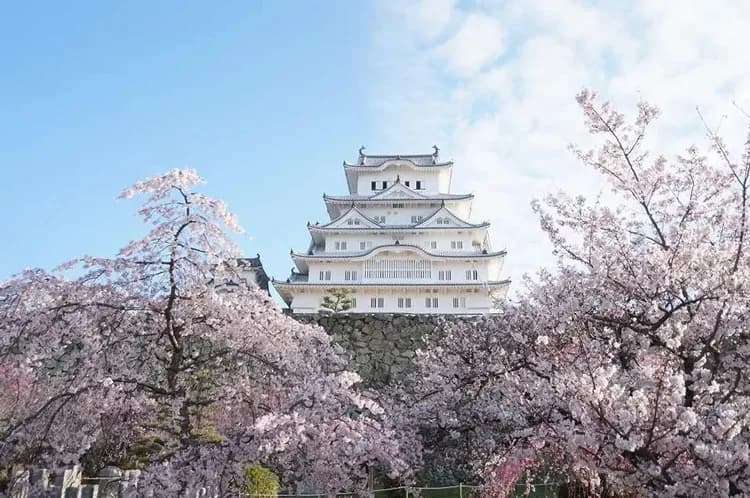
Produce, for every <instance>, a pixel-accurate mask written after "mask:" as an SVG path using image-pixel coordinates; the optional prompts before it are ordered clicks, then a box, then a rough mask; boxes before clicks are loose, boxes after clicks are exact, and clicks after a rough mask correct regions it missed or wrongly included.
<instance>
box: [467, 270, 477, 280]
mask: <svg viewBox="0 0 750 498" xmlns="http://www.w3.org/2000/svg"><path fill="white" fill-rule="evenodd" d="M466 280H479V272H478V271H477V270H466Z"/></svg>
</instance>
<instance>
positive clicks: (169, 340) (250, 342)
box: [0, 169, 413, 496]
mask: <svg viewBox="0 0 750 498" xmlns="http://www.w3.org/2000/svg"><path fill="white" fill-rule="evenodd" d="M201 181H202V180H201V178H200V177H199V176H198V175H197V174H196V172H195V171H194V170H186V169H183V170H178V169H176V170H172V171H170V172H168V173H166V174H163V175H159V176H156V177H153V178H149V179H147V180H145V181H142V182H139V183H136V184H135V185H134V186H133V187H131V188H129V189H127V190H125V191H124V192H123V193H122V195H121V197H123V198H131V197H134V196H144V197H145V202H144V203H143V205H142V207H141V209H140V211H139V214H140V215H141V216H142V217H143V219H144V220H145V222H146V223H147V224H149V226H150V231H149V232H148V234H147V235H146V236H145V237H144V238H142V239H139V240H136V241H133V242H131V243H130V244H128V245H127V246H125V247H124V248H123V249H122V250H121V251H120V252H119V254H118V256H117V257H115V258H98V257H83V258H80V259H78V260H75V261H72V262H70V263H67V264H65V265H63V266H62V267H61V268H60V270H59V271H58V272H56V273H55V274H48V273H46V272H43V271H39V270H34V271H27V272H24V273H22V274H20V275H18V276H16V277H14V278H13V279H11V280H9V281H8V282H5V283H3V284H2V285H1V286H0V372H2V373H3V375H2V376H1V377H0V464H1V465H4V466H6V467H7V466H8V465H10V464H15V463H36V464H49V465H55V464H66V463H72V462H76V461H83V462H85V463H87V464H88V466H89V467H97V466H98V467H102V466H104V465H107V464H121V465H122V464H125V465H138V466H141V467H142V468H143V469H144V474H143V478H142V483H143V486H145V487H147V488H152V489H154V490H155V492H156V493H157V495H160V496H165V495H169V496H178V495H180V494H181V493H184V492H185V491H186V490H189V489H193V488H196V487H198V486H212V487H213V488H214V489H217V490H219V491H220V493H221V494H225V493H227V492H229V491H230V490H238V489H239V488H240V487H241V486H242V484H243V479H242V467H243V466H244V465H245V464H247V463H248V462H254V461H260V462H263V463H264V464H266V465H267V466H271V467H272V468H274V469H276V470H277V471H280V472H282V473H283V477H284V478H285V481H286V482H287V483H290V482H292V483H293V482H295V481H300V480H304V482H305V483H306V484H307V485H309V486H313V487H315V488H316V489H319V490H322V491H325V492H330V491H335V490H340V489H343V488H349V487H352V486H362V485H363V483H364V481H365V479H366V478H367V475H368V472H369V469H370V468H371V467H372V466H380V468H382V469H383V470H385V471H387V472H391V473H394V474H402V473H404V472H406V471H407V470H408V466H407V460H408V456H409V455H410V454H411V453H413V451H411V450H408V449H406V450H402V449H401V448H400V447H399V446H398V444H397V441H399V440H402V439H403V438H402V437H400V436H399V434H398V430H397V428H396V427H395V426H394V425H393V424H392V423H391V422H390V421H389V419H388V418H387V417H386V415H385V413H384V412H383V409H382V408H381V407H380V406H379V405H378V404H377V403H376V402H375V401H374V400H373V399H372V398H371V397H368V396H367V395H365V394H364V393H363V392H362V391H361V390H360V389H359V387H358V383H359V377H358V376H357V375H356V374H355V373H353V372H351V371H349V370H348V368H347V365H346V362H345V360H343V359H342V355H341V353H342V351H341V350H340V348H339V347H338V346H336V345H335V344H333V343H332V342H331V340H330V338H329V337H328V335H327V334H326V333H325V332H324V331H323V330H322V329H320V328H318V327H314V326H310V325H303V324H300V323H298V322H296V321H295V320H293V319H292V318H289V317H287V316H284V315H283V314H281V313H280V312H279V311H278V310H277V309H276V308H275V306H274V305H273V303H272V302H271V301H270V298H268V296H265V295H263V294H262V293H260V292H257V291H254V290H251V289H238V290H237V291H234V292H230V293H221V292H217V291H216V289H215V288H214V286H213V284H212V283H211V282H212V275H211V270H212V268H214V267H215V265H216V264H217V263H219V262H222V263H224V262H227V261H232V260H233V259H232V258H235V257H236V256H237V255H238V253H237V249H236V247H235V245H234V244H233V243H232V241H231V239H230V238H229V236H228V235H227V234H226V233H225V229H229V230H232V231H240V230H241V229H240V227H239V225H238V223H237V221H236V220H235V218H234V216H233V215H232V214H231V213H230V212H229V210H228V209H227V207H226V205H225V204H224V203H223V202H221V201H217V200H215V199H211V198H209V197H207V196H205V195H203V194H201V193H199V192H197V191H195V186H196V185H197V184H199V183H201Z"/></svg>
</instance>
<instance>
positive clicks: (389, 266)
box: [364, 259, 432, 279]
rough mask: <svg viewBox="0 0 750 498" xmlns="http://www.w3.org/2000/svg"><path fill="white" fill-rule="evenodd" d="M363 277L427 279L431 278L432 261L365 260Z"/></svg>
mask: <svg viewBox="0 0 750 498" xmlns="http://www.w3.org/2000/svg"><path fill="white" fill-rule="evenodd" d="M364 271H365V273H364V278H368V279H428V278H432V263H431V262H430V261H423V260H418V259H373V260H369V261H365V269H364Z"/></svg>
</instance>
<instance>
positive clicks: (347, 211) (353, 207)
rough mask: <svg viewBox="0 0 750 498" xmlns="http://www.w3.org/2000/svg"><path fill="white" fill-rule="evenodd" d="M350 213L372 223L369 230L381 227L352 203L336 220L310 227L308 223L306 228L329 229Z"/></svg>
mask: <svg viewBox="0 0 750 498" xmlns="http://www.w3.org/2000/svg"><path fill="white" fill-rule="evenodd" d="M351 212H355V213H357V214H358V215H359V216H361V217H362V218H364V219H365V220H366V221H368V222H369V223H372V224H373V225H374V226H373V227H370V228H377V227H381V226H382V225H380V223H378V222H377V221H375V220H373V219H372V218H370V217H369V216H367V215H366V214H364V213H363V212H362V211H360V210H359V209H357V206H355V205H354V203H352V207H350V208H349V209H347V210H346V211H345V212H344V213H342V214H341V216H339V217H338V218H336V219H334V220H331V221H329V222H328V223H324V224H322V225H311V224H310V223H308V224H307V226H308V227H314V228H331V225H334V224H336V223H338V222H339V221H341V220H343V219H345V218H346V217H347V216H348V215H349V213H351ZM334 228H335V227H334Z"/></svg>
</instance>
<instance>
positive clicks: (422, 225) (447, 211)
mask: <svg viewBox="0 0 750 498" xmlns="http://www.w3.org/2000/svg"><path fill="white" fill-rule="evenodd" d="M440 213H443V214H445V215H447V216H450V217H451V218H453V219H454V220H456V221H458V227H457V228H481V227H485V226H489V223H487V222H484V223H470V222H468V221H466V220H462V219H461V218H460V217H459V216H458V215H456V214H455V213H454V212H453V211H451V210H450V209H448V208H447V207H445V203H443V205H442V206H440V207H439V208H438V209H437V210H435V212H434V213H432V214H431V215H430V216H428V217H427V218H425V219H424V220H422V222H421V223H418V224H417V225H415V226H414V228H430V227H426V226H425V225H426V224H427V223H429V222H430V221H431V220H432V219H433V218H435V217H436V216H437V215H439V214H440ZM435 228H453V227H446V226H441V227H435Z"/></svg>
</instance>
